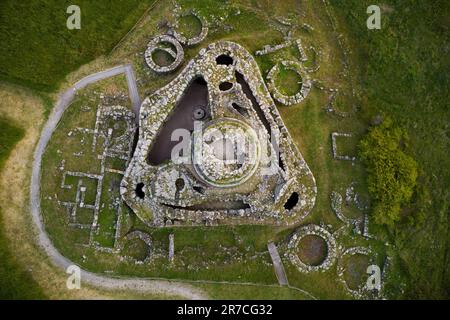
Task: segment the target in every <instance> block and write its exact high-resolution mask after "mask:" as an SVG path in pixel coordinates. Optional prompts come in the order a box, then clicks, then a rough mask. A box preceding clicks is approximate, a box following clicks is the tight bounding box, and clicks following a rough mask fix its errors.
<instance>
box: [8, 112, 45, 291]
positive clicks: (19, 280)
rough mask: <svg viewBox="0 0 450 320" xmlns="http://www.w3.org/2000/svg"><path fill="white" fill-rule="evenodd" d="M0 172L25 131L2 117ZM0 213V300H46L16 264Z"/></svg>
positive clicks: (28, 274)
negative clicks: (3, 228)
mask: <svg viewBox="0 0 450 320" xmlns="http://www.w3.org/2000/svg"><path fill="white" fill-rule="evenodd" d="M0 128H1V130H0V171H1V170H2V169H3V166H4V164H5V161H6V159H8V156H9V154H10V153H11V151H12V149H13V148H14V146H15V145H16V143H17V142H19V141H20V140H21V139H22V137H23V136H24V133H25V131H24V130H23V129H22V128H21V127H18V126H17V125H15V124H12V123H11V121H10V120H8V119H6V118H3V117H0ZM1 220H2V213H1V212H0V261H1V263H0V299H44V298H45V295H44V293H43V292H42V290H41V288H40V287H39V286H38V285H37V284H36V282H35V281H34V280H33V278H32V276H31V273H30V272H29V271H28V270H25V269H24V268H23V267H22V266H20V265H19V264H18V263H17V262H16V258H15V255H14V253H12V252H11V251H10V250H9V248H8V240H7V239H6V238H5V236H4V234H3V230H2V227H1V226H2V221H1Z"/></svg>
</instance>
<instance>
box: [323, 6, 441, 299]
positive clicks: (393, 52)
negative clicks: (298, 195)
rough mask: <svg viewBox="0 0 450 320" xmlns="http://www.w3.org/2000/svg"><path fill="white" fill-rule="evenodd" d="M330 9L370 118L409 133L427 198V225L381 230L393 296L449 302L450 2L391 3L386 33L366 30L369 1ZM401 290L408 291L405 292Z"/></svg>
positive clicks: (384, 20)
mask: <svg viewBox="0 0 450 320" xmlns="http://www.w3.org/2000/svg"><path fill="white" fill-rule="evenodd" d="M331 3H332V5H333V7H334V8H335V9H336V12H337V13H338V14H339V16H340V17H341V21H342V23H343V24H344V25H345V26H346V28H345V30H346V32H347V33H348V34H349V39H350V41H351V44H352V46H354V47H355V48H357V49H358V50H357V53H358V57H357V61H358V64H357V65H358V70H359V78H360V81H361V86H362V87H363V88H364V89H365V94H366V97H365V99H364V100H363V101H364V103H363V105H362V110H363V114H364V118H365V119H367V120H369V119H371V118H372V117H373V116H375V115H377V114H382V115H384V116H390V117H391V118H392V119H394V121H395V123H396V124H397V125H398V126H400V127H403V128H405V129H406V130H407V131H408V135H409V137H410V140H411V141H410V142H409V145H408V147H409V148H410V150H411V151H412V154H413V156H414V158H415V159H416V161H418V163H419V169H420V177H419V188H418V191H417V193H419V194H418V195H416V198H417V197H420V196H422V197H425V198H426V209H425V211H426V219H425V222H424V225H423V226H411V225H410V224H408V223H407V218H408V215H406V216H405V219H404V220H405V221H403V223H401V224H400V225H398V226H397V228H396V230H395V231H387V230H383V231H380V233H382V234H384V235H385V237H386V239H389V240H390V241H392V242H393V243H394V246H395V249H394V248H393V249H392V250H391V251H392V254H394V255H395V256H396V257H397V258H398V259H397V260H396V263H395V264H394V266H393V268H394V270H393V273H394V274H396V275H397V276H398V277H396V278H395V279H394V281H393V282H392V283H391V286H390V289H391V290H393V291H394V292H395V296H396V297H404V298H444V297H447V298H448V297H449V295H450V292H449V289H450V273H449V272H448V270H449V266H450V264H449V263H450V260H449V259H450V257H449V252H448V250H449V246H450V233H449V227H450V222H449V211H448V209H449V208H448V206H449V190H450V184H449V182H450V176H449V169H448V168H449V167H450V159H449V157H448V154H449V140H448V139H449V135H448V132H449V131H448V129H449V127H448V123H449V119H450V113H449V108H448V106H449V104H448V101H449V94H448V92H449V91H448V88H449V86H450V83H449V75H450V73H449V71H450V59H449V55H448V36H449V31H448V23H447V20H448V16H449V14H450V5H449V3H448V1H434V2H423V1H413V0H411V1H385V2H384V5H383V6H382V28H381V30H379V31H369V30H367V29H366V28H363V27H361V26H364V24H365V20H366V19H367V14H366V13H365V10H364V8H366V7H367V6H368V5H370V4H371V3H370V1H362V2H361V1H331ZM356 8H360V9H359V10H358V9H356ZM349 12H351V14H348V13H349ZM420 194H422V195H420ZM411 207H414V200H413V203H412V204H411ZM407 212H408V211H407ZM409 212H413V213H414V212H415V210H409ZM398 283H404V284H405V285H406V287H402V288H403V289H402V290H399V288H400V287H401V286H399V285H398ZM401 291H404V292H401Z"/></svg>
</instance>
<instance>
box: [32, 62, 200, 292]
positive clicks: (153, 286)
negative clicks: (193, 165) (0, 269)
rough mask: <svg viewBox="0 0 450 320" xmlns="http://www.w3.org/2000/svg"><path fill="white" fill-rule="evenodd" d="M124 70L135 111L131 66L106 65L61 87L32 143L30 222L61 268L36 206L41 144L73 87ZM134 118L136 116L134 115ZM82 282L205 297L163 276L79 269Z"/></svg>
mask: <svg viewBox="0 0 450 320" xmlns="http://www.w3.org/2000/svg"><path fill="white" fill-rule="evenodd" d="M121 73H125V74H126V77H127V83H128V89H129V95H130V99H131V101H132V105H133V111H134V112H135V113H136V114H137V115H139V108H140V104H141V101H140V98H139V94H138V91H137V86H136V80H135V77H134V73H133V69H132V67H131V65H123V66H118V67H115V68H112V69H108V70H105V71H102V72H98V73H95V74H92V75H89V76H87V77H85V78H83V79H81V80H80V81H78V82H77V83H75V84H74V86H73V87H71V88H70V89H68V90H67V91H65V92H64V93H63V94H62V95H61V96H60V98H59V100H58V102H57V104H56V106H55V108H54V109H53V111H52V113H51V115H50V117H49V119H48V121H47V123H46V124H45V127H44V129H43V131H42V133H41V137H40V139H39V142H38V144H37V146H36V150H35V152H34V160H33V171H32V175H31V189H30V198H31V200H30V201H31V204H30V205H31V214H32V218H33V222H34V225H35V227H36V229H37V234H38V243H39V245H40V246H41V247H42V248H43V249H44V250H45V252H46V253H47V254H48V256H49V257H50V258H51V260H52V262H53V263H54V264H55V265H56V266H57V267H59V268H62V269H63V270H64V271H65V270H66V269H67V267H68V266H70V265H74V264H75V263H73V262H72V261H70V260H69V259H67V258H65V257H64V256H62V255H61V254H60V253H59V252H58V250H57V249H56V248H55V247H54V246H53V243H52V242H51V240H50V239H49V237H48V236H47V233H46V232H45V228H44V223H43V221H42V216H41V207H40V177H41V164H42V156H43V154H44V152H45V148H46V146H47V144H48V142H49V140H50V138H51V136H52V134H53V131H54V130H55V128H56V126H57V125H58V123H59V121H60V119H61V117H62V115H63V113H64V111H65V110H66V109H67V108H68V107H69V105H70V103H71V102H72V100H73V98H74V97H75V93H76V92H77V90H79V89H82V88H84V87H86V86H87V85H88V84H91V83H94V82H96V81H99V80H101V79H105V78H109V77H113V76H116V75H118V74H121ZM136 119H138V117H136ZM81 281H82V283H83V282H84V283H88V284H90V285H93V286H96V287H100V288H103V289H110V290H111V289H114V290H124V289H126V290H135V291H139V292H152V293H155V292H156V293H163V294H168V295H176V296H181V297H184V298H188V299H206V296H205V295H204V294H203V293H202V292H201V291H200V290H199V289H196V288H194V287H192V286H190V285H187V284H181V283H177V282H171V281H163V280H149V279H137V278H114V277H106V276H102V275H97V274H95V273H92V272H89V271H86V270H81Z"/></svg>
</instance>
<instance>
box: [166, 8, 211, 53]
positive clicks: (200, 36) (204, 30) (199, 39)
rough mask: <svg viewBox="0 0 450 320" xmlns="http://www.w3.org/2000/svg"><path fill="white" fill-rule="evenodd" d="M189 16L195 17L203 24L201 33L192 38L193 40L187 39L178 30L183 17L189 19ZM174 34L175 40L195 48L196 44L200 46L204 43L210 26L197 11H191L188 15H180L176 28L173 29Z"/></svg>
mask: <svg viewBox="0 0 450 320" xmlns="http://www.w3.org/2000/svg"><path fill="white" fill-rule="evenodd" d="M189 15H192V16H194V17H195V18H196V19H198V21H199V22H200V24H201V31H200V33H199V34H198V35H196V36H194V37H191V38H186V37H185V36H184V35H182V34H181V33H179V32H178V31H177V30H176V29H177V27H178V24H179V21H178V20H179V19H180V18H181V17H187V16H189ZM172 34H173V36H174V37H175V39H177V40H178V41H179V42H180V43H182V44H183V45H185V46H188V47H189V46H194V45H196V44H199V43H200V42H202V41H203V40H204V39H205V38H206V36H207V35H208V24H207V23H206V20H205V19H203V17H202V16H201V15H199V14H198V13H197V11H195V10H190V11H189V12H187V13H184V14H182V15H180V16H179V17H178V19H177V21H176V23H175V26H174V28H173V29H172Z"/></svg>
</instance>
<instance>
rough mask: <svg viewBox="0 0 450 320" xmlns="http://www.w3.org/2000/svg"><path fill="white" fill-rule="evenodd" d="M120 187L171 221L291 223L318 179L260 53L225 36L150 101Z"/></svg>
mask: <svg viewBox="0 0 450 320" xmlns="http://www.w3.org/2000/svg"><path fill="white" fill-rule="evenodd" d="M177 129H178V130H177ZM180 139H181V140H180ZM120 192H121V195H122V197H123V199H124V201H125V202H126V203H127V204H128V206H129V207H130V208H131V209H132V210H133V211H134V212H135V213H136V214H137V216H138V217H139V218H140V219H141V220H142V221H143V222H144V223H146V224H147V225H149V226H159V227H163V226H171V225H218V224H275V225H292V224H295V223H298V222H300V221H302V220H303V219H304V218H305V217H306V216H307V215H308V214H309V212H310V210H311V209H312V207H313V206H314V203H315V197H316V193H317V189H316V184H315V180H314V177H313V175H312V173H311V171H310V169H309V167H308V165H307V164H306V162H305V161H304V159H303V157H302V155H301V153H300V152H299V150H298V149H297V148H296V145H295V142H294V141H293V140H292V138H291V136H290V135H289V133H288V131H287V129H286V127H285V125H284V123H283V121H282V119H281V117H280V115H279V113H278V111H277V109H276V107H275V104H274V102H273V100H272V98H271V96H270V94H269V92H268V90H267V87H266V85H265V83H264V81H263V79H262V76H261V73H260V71H259V68H258V65H257V64H256V62H255V60H254V59H253V57H252V56H251V54H250V53H248V52H247V51H246V50H245V49H244V48H243V47H241V46H240V45H238V44H236V43H233V42H227V41H220V42H217V43H213V44H210V45H209V46H208V47H207V48H204V49H201V50H200V52H199V54H198V56H197V57H196V58H194V59H193V60H191V61H190V62H189V63H188V64H187V66H186V68H185V69H184V70H183V71H181V72H180V74H179V75H178V76H177V77H176V78H175V79H174V80H173V81H172V82H171V83H169V84H168V85H166V86H165V87H163V88H161V89H159V90H158V91H156V92H155V93H154V94H152V95H151V96H149V97H147V98H146V99H145V100H144V102H143V103H142V106H141V110H140V119H139V140H138V142H137V146H136V150H135V152H134V155H133V158H132V159H131V162H130V164H129V166H128V168H127V170H126V172H125V175H124V177H123V180H122V183H121V188H120Z"/></svg>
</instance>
